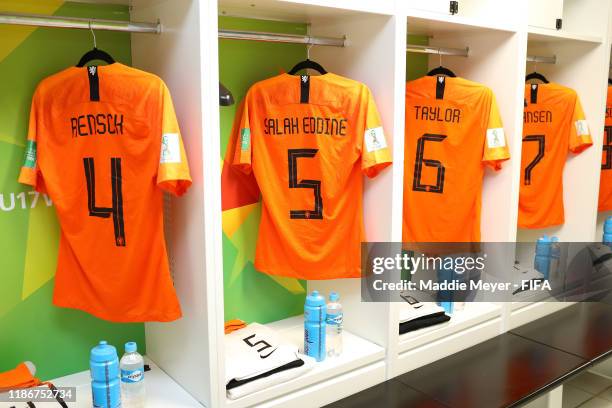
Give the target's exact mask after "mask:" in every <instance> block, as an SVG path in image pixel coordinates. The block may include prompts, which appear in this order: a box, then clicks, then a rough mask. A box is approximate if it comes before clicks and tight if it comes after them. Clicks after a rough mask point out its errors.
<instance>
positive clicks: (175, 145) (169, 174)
mask: <svg viewBox="0 0 612 408" xmlns="http://www.w3.org/2000/svg"><path fill="white" fill-rule="evenodd" d="M162 92H163V94H162V124H161V129H162V131H161V133H162V134H161V135H160V136H161V152H160V156H159V167H158V169H157V185H158V187H159V188H161V189H162V190H164V191H166V192H168V193H171V194H174V195H176V196H180V195H183V194H184V193H185V191H187V189H188V188H189V186H191V176H190V174H189V164H188V163H187V155H186V154H185V146H184V145H183V139H182V137H181V131H180V129H179V125H178V121H177V120H176V114H175V112H174V105H173V104H172V98H171V97H170V91H169V90H168V88H167V87H166V86H165V85H164V86H163V90H162Z"/></svg>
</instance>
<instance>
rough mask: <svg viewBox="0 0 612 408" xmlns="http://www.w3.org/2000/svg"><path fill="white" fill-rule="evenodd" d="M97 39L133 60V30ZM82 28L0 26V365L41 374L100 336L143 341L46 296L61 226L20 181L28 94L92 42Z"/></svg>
mask: <svg viewBox="0 0 612 408" xmlns="http://www.w3.org/2000/svg"><path fill="white" fill-rule="evenodd" d="M0 12H21V13H38V14H55V15H62V16H73V17H91V18H102V19H113V20H127V19H129V12H128V8H127V7H125V6H115V5H112V6H111V5H104V6H102V5H94V4H81V3H71V2H64V1H58V0H0ZM96 37H97V42H98V46H99V47H100V48H101V49H104V50H106V51H108V52H109V53H110V54H111V55H113V57H114V58H115V59H116V60H117V61H121V62H123V63H126V64H130V62H131V55H130V36H129V34H125V33H111V32H102V31H97V32H96ZM92 45H93V42H92V37H91V34H90V33H89V32H88V31H86V30H66V29H52V28H46V29H45V28H38V29H37V28H32V27H18V26H0V84H1V86H0V88H1V89H2V91H1V92H0V231H1V233H0V251H1V254H2V256H1V257H0V276H1V280H0V282H1V283H0V372H2V371H5V370H8V369H11V368H13V367H15V366H16V365H17V364H18V363H20V362H22V361H24V360H31V361H33V362H34V363H35V364H36V366H37V367H38V374H37V375H38V376H39V377H41V378H43V379H51V378H54V377H58V376H62V375H66V374H69V373H73V372H77V371H81V370H85V369H87V368H88V366H89V363H88V360H89V350H90V348H91V347H92V346H93V345H95V344H96V343H97V342H98V341H99V340H100V339H106V340H108V341H109V342H110V343H112V344H114V345H116V346H118V348H119V347H121V345H122V344H123V343H124V342H126V341H129V340H134V341H137V342H138V344H139V346H141V347H144V326H143V325H142V324H113V323H109V322H105V321H102V320H99V319H96V318H94V317H92V316H90V315H88V314H86V313H83V312H80V311H76V310H68V309H61V308H57V307H55V306H53V305H52V304H51V297H52V293H53V284H54V280H53V276H54V274H55V265H56V260H57V249H58V241H59V226H58V223H57V220H56V217H55V210H54V208H53V204H52V203H51V201H50V200H49V198H48V197H46V196H43V195H40V196H39V195H38V194H37V193H34V192H32V191H31V189H30V188H29V187H26V186H22V185H20V184H19V183H17V177H18V174H19V169H20V166H21V163H22V161H23V155H24V142H25V138H26V133H27V124H28V116H29V109H30V102H31V98H32V94H33V92H34V89H35V87H36V85H37V84H38V82H40V80H42V79H43V78H45V77H47V76H49V75H51V74H53V73H55V72H58V71H60V70H62V69H64V68H66V67H69V66H71V65H74V64H76V62H77V61H78V60H79V58H80V57H81V55H82V54H83V53H85V51H87V50H89V49H91V48H92Z"/></svg>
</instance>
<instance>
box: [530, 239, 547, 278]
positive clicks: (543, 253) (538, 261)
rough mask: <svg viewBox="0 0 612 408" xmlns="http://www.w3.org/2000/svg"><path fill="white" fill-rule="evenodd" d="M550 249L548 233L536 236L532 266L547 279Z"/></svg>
mask: <svg viewBox="0 0 612 408" xmlns="http://www.w3.org/2000/svg"><path fill="white" fill-rule="evenodd" d="M550 249H551V240H550V238H549V237H548V235H544V236H542V237H540V238H538V241H537V242H536V247H535V258H534V260H533V267H534V268H535V270H536V271H538V272H540V273H541V274H542V275H544V278H545V279H548V276H549V271H550Z"/></svg>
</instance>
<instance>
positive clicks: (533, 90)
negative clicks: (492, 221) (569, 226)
mask: <svg viewBox="0 0 612 408" xmlns="http://www.w3.org/2000/svg"><path fill="white" fill-rule="evenodd" d="M592 144H593V142H592V140H591V135H590V133H589V126H588V124H587V121H586V119H585V117H584V112H583V111H582V106H581V105H580V100H579V99H578V95H577V94H576V92H575V91H574V90H572V89H570V88H566V87H564V86H561V85H559V84H554V83H549V84H532V85H530V84H527V85H525V111H524V114H523V146H522V153H521V187H520V195H519V215H518V226H519V227H521V228H546V227H551V226H554V225H561V224H563V222H564V220H565V216H564V210H563V167H564V166H565V161H566V158H567V154H568V152H573V153H580V152H581V151H583V150H584V149H586V148H587V147H589V146H591V145H592Z"/></svg>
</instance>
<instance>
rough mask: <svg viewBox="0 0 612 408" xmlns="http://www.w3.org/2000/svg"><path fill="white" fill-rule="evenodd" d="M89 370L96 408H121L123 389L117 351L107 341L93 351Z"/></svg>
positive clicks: (90, 356)
mask: <svg viewBox="0 0 612 408" xmlns="http://www.w3.org/2000/svg"><path fill="white" fill-rule="evenodd" d="M89 369H90V373H91V395H92V397H93V406H94V408H118V407H120V406H121V389H120V386H119V359H118V358H117V349H116V348H115V347H113V346H111V345H110V344H108V343H107V342H106V341H101V342H100V343H99V344H98V345H97V346H95V347H94V348H92V349H91V353H90V355H89Z"/></svg>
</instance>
